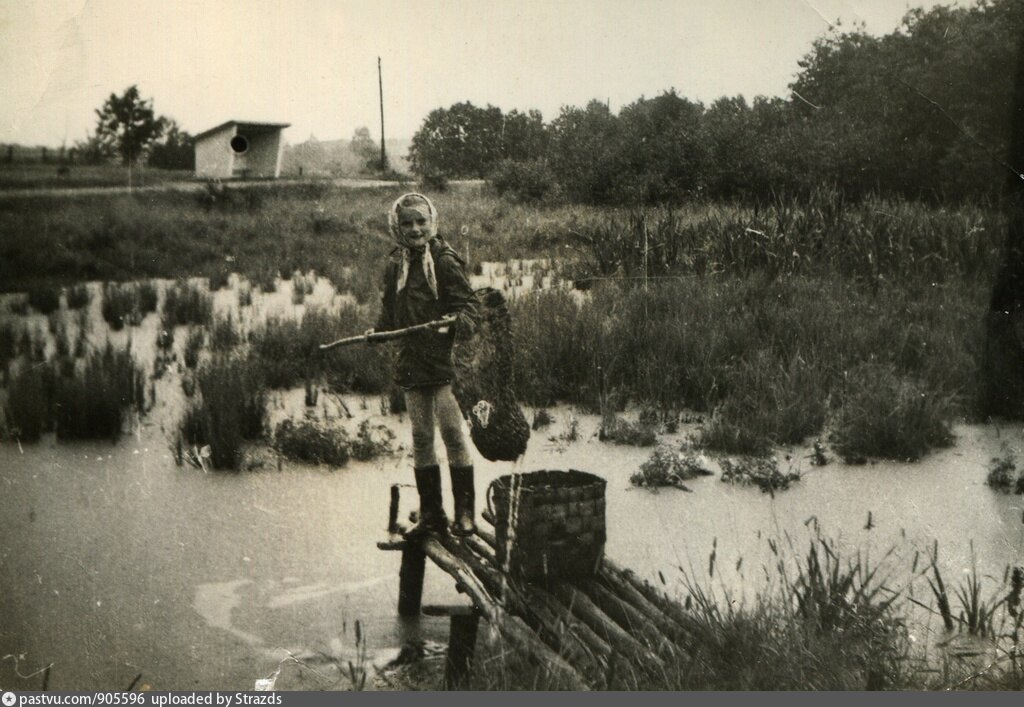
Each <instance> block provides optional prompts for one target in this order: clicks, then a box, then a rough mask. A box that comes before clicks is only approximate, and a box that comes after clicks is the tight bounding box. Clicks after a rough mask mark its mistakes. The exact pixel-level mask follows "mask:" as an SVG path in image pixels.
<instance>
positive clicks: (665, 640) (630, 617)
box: [581, 582, 679, 657]
mask: <svg viewBox="0 0 1024 707" xmlns="http://www.w3.org/2000/svg"><path fill="white" fill-rule="evenodd" d="M581 589H582V590H583V591H585V592H586V594H587V596H588V597H590V598H591V599H592V600H593V601H594V603H595V604H597V606H598V607H599V608H600V609H601V611H603V612H604V613H606V614H608V616H610V617H611V618H612V619H613V620H614V621H615V622H616V623H617V624H619V626H621V627H622V628H623V629H625V630H626V631H628V632H629V634H630V635H631V636H635V637H637V638H638V639H640V640H641V642H642V643H644V644H645V645H646V646H647V647H648V648H650V649H651V650H653V651H655V652H656V653H657V654H658V655H661V656H666V657H675V656H676V655H678V653H679V649H678V647H677V646H676V645H675V644H674V643H673V642H672V640H671V639H670V638H669V637H668V636H666V635H665V634H664V633H662V632H661V631H660V630H659V629H658V627H657V626H656V625H655V624H653V623H651V622H650V621H649V620H648V619H647V617H646V616H644V615H643V613H642V612H641V611H640V610H639V609H637V608H635V607H633V606H631V605H630V604H629V603H628V602H627V601H625V600H624V599H622V598H620V597H618V596H616V595H615V594H612V593H611V592H610V591H608V589H607V588H606V587H604V586H603V585H601V584H599V583H597V582H591V583H589V584H588V585H586V586H585V587H581Z"/></svg>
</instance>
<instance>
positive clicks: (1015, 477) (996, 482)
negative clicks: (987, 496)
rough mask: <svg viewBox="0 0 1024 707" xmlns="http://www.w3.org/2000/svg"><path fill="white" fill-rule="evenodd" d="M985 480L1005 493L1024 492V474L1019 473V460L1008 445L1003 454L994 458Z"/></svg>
mask: <svg viewBox="0 0 1024 707" xmlns="http://www.w3.org/2000/svg"><path fill="white" fill-rule="evenodd" d="M985 482H986V483H987V484H988V485H989V486H991V487H992V488H994V489H998V490H1000V491H1002V492H1004V493H1012V492H1016V493H1024V475H1022V474H1018V473H1017V460H1016V458H1014V455H1013V452H1011V451H1010V450H1009V449H1008V448H1007V447H1006V446H1004V447H1003V456H1001V457H994V458H993V459H992V466H991V467H989V470H988V476H987V477H986V479H985Z"/></svg>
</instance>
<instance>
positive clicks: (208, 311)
mask: <svg viewBox="0 0 1024 707" xmlns="http://www.w3.org/2000/svg"><path fill="white" fill-rule="evenodd" d="M212 317H213V300H212V299H211V297H210V295H209V293H207V292H205V291H203V290H202V289H201V288H199V287H198V286H197V285H195V284H193V283H190V282H187V281H184V280H179V281H178V282H176V283H175V284H174V286H173V287H171V288H169V289H168V290H167V294H166V297H165V299H164V322H165V326H169V327H175V326H180V325H183V324H209V323H210V321H211V319H212Z"/></svg>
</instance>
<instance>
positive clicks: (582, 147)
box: [549, 100, 630, 203]
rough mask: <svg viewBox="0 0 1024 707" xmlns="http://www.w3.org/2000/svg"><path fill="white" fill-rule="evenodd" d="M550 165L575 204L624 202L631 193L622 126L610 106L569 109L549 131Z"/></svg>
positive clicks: (565, 110)
mask: <svg viewBox="0 0 1024 707" xmlns="http://www.w3.org/2000/svg"><path fill="white" fill-rule="evenodd" d="M549 130H550V135H549V141H550V142H549V153H550V159H549V164H550V165H551V169H552V171H553V172H554V175H555V179H556V180H557V181H558V183H559V184H560V185H561V186H562V189H563V191H564V193H565V195H566V196H567V197H569V198H570V199H571V200H574V201H584V202H593V203H608V202H615V201H623V200H624V198H625V193H626V192H628V191H630V190H629V185H628V183H627V182H628V179H627V175H628V170H627V161H628V155H627V154H626V150H625V144H624V139H623V131H622V126H621V124H620V123H619V120H618V118H616V116H614V115H613V114H612V112H611V111H610V110H609V109H608V106H607V105H606V104H605V103H603V102H601V101H596V100H595V101H591V102H590V103H588V104H587V107H586V108H577V107H575V106H566V107H564V108H562V112H561V113H560V114H559V116H558V117H557V118H555V120H554V121H553V122H552V123H551V126H550V128H549Z"/></svg>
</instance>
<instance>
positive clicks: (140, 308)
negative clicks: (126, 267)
mask: <svg viewBox="0 0 1024 707" xmlns="http://www.w3.org/2000/svg"><path fill="white" fill-rule="evenodd" d="M156 305H157V292H156V287H155V286H154V285H153V283H151V282H142V283H134V284H122V285H117V284H114V283H109V282H108V283H107V284H106V285H104V286H103V318H104V319H105V320H106V321H107V323H108V324H109V325H110V327H111V328H112V329H114V330H115V331H118V330H120V329H123V328H124V326H125V325H126V324H128V325H130V326H138V325H139V323H141V322H142V318H143V317H145V316H146V315H147V314H148V313H150V312H154V311H156Z"/></svg>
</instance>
